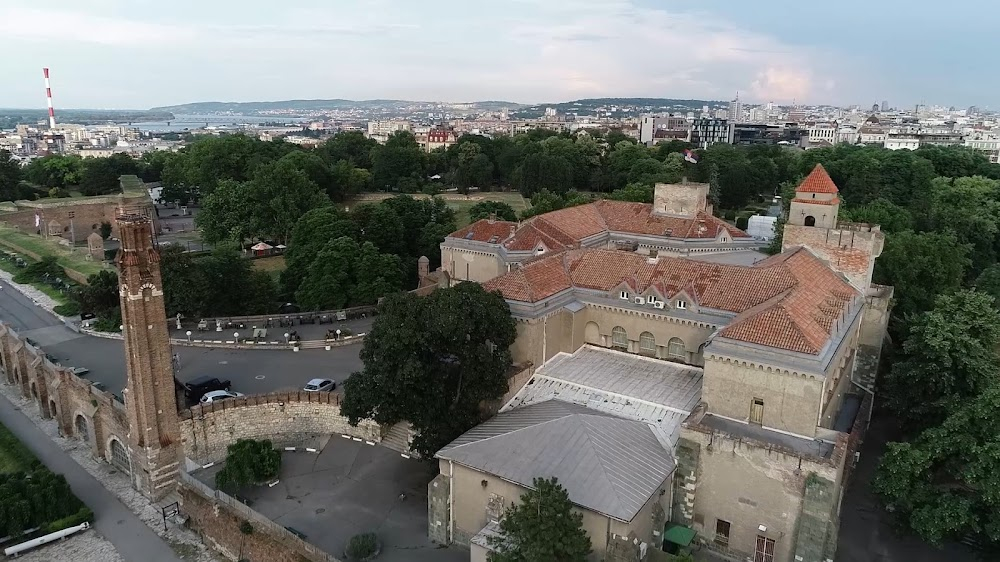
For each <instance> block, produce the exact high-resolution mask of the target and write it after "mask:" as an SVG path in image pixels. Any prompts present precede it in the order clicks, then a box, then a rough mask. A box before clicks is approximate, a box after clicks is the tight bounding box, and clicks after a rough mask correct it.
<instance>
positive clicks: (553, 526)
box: [488, 477, 591, 562]
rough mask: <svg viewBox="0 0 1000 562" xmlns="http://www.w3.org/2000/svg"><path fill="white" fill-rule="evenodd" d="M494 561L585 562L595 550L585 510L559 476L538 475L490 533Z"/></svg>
mask: <svg viewBox="0 0 1000 562" xmlns="http://www.w3.org/2000/svg"><path fill="white" fill-rule="evenodd" d="M488 540H489V544H490V546H491V547H493V549H494V551H493V552H491V553H490V554H489V560H490V562H584V561H585V560H587V559H588V556H589V555H590V552H591V546H590V537H588V536H587V532H586V531H584V530H583V514H581V513H579V512H577V511H575V510H574V509H573V503H572V502H570V500H569V494H567V493H566V490H565V489H564V488H563V487H562V486H561V485H560V484H559V479H558V478H554V477H553V478H551V479H546V478H535V479H534V483H533V484H532V489H531V490H530V491H528V492H527V493H526V494H524V495H522V496H521V503H520V504H511V506H510V509H508V510H507V512H506V513H504V517H503V519H501V520H500V535H499V536H496V537H490V538H489V539H488Z"/></svg>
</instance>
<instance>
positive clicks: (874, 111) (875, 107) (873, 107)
mask: <svg viewBox="0 0 1000 562" xmlns="http://www.w3.org/2000/svg"><path fill="white" fill-rule="evenodd" d="M872 113H878V104H877V103H873V104H872Z"/></svg>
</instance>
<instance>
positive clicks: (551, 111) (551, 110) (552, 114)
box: [545, 107, 556, 117]
mask: <svg viewBox="0 0 1000 562" xmlns="http://www.w3.org/2000/svg"><path fill="white" fill-rule="evenodd" d="M545 116H546V117H555V116H556V108H554V107H546V108H545Z"/></svg>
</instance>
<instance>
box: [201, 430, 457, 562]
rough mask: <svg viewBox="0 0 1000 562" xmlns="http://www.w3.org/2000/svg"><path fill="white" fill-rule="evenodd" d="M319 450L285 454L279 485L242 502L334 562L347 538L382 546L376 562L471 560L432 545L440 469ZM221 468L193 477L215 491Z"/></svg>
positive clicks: (372, 451) (363, 449)
mask: <svg viewBox="0 0 1000 562" xmlns="http://www.w3.org/2000/svg"><path fill="white" fill-rule="evenodd" d="M314 446H315V445H314ZM320 446H321V447H322V448H321V450H320V452H319V454H316V453H308V452H284V453H282V467H281V475H280V478H279V483H278V484H277V485H275V486H274V487H273V488H269V487H266V486H261V487H253V488H247V489H244V490H241V491H240V495H241V496H242V497H244V498H246V499H248V500H250V501H251V504H250V506H251V507H252V508H253V509H254V510H256V511H257V512H258V513H261V514H262V515H264V516H266V517H268V518H270V519H272V520H273V521H274V522H276V523H278V524H279V525H285V526H288V527H292V528H294V529H295V530H297V531H300V532H302V533H303V534H305V535H306V539H305V540H307V541H308V542H310V543H312V544H314V545H316V546H318V547H320V548H322V549H323V550H324V551H326V552H328V553H330V554H332V555H334V556H337V557H340V556H341V554H342V553H343V551H344V547H345V545H346V544H347V541H348V540H349V539H350V537H352V536H353V535H355V534H357V533H364V532H369V531H373V532H375V533H376V534H378V536H379V538H380V540H381V541H382V553H381V554H380V555H379V557H378V561H379V562H460V561H461V562H467V561H468V560H469V551H468V550H466V549H462V548H458V547H447V548H445V547H441V546H440V545H437V544H434V543H432V542H431V541H430V539H429V538H428V537H427V484H428V482H430V480H431V478H432V477H433V472H434V469H435V468H436V465H431V464H429V463H425V462H423V461H418V460H412V459H405V458H403V457H401V456H400V455H399V453H397V452H396V451H392V450H390V449H387V448H386V447H383V446H381V445H374V446H372V445H367V444H365V443H364V442H357V441H353V440H351V439H344V438H342V437H341V436H340V435H334V436H332V437H330V438H329V440H328V441H327V442H326V444H325V445H320ZM220 468H221V466H220V465H216V466H214V467H212V468H210V469H208V470H200V471H198V472H197V473H195V474H194V476H195V477H196V478H198V479H199V480H201V481H202V482H204V483H206V484H208V485H209V486H212V487H214V478H215V472H216V471H218V470H219V469H220Z"/></svg>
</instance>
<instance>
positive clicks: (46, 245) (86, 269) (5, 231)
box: [0, 224, 104, 276]
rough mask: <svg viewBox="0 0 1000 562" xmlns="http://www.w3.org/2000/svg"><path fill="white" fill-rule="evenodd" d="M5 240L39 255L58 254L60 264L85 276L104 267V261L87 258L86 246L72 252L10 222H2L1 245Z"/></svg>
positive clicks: (0, 227) (0, 228)
mask: <svg viewBox="0 0 1000 562" xmlns="http://www.w3.org/2000/svg"><path fill="white" fill-rule="evenodd" d="M4 242H11V243H13V244H15V245H17V246H20V247H21V248H24V249H25V250H28V251H31V252H35V253H36V254H38V255H47V256H56V261H57V262H58V263H59V265H61V266H63V267H64V268H67V269H72V270H75V271H78V272H80V273H82V274H83V275H85V276H86V275H92V274H94V273H97V272H99V271H101V270H102V269H104V266H103V265H102V264H103V262H100V261H90V260H87V259H86V255H87V251H86V248H82V247H79V248H76V249H75V251H72V252H71V251H70V249H69V248H67V247H66V246H63V245H61V244H59V243H58V242H57V241H54V240H49V239H46V238H42V237H41V236H38V235H35V234H28V233H26V232H23V231H19V230H17V229H15V228H14V227H12V226H10V225H8V224H0V245H3V244H4ZM8 248H9V249H10V250H11V251H14V252H16V251H17V250H16V249H14V248H11V247H10V246H8Z"/></svg>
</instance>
